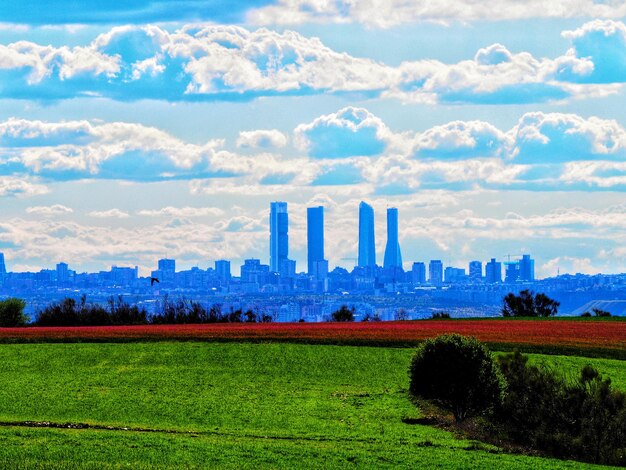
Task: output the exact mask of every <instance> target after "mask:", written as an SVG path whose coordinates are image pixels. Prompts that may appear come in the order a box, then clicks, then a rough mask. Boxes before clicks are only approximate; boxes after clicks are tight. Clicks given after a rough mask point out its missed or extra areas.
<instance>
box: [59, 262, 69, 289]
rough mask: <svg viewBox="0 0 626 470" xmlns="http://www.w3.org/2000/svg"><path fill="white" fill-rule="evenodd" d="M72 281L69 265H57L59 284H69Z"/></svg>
mask: <svg viewBox="0 0 626 470" xmlns="http://www.w3.org/2000/svg"><path fill="white" fill-rule="evenodd" d="M69 280H70V269H69V266H68V265H67V263H58V264H57V283H59V284H67V283H68V282H69Z"/></svg>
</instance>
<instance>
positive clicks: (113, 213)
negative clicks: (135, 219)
mask: <svg viewBox="0 0 626 470" xmlns="http://www.w3.org/2000/svg"><path fill="white" fill-rule="evenodd" d="M87 215H88V216H89V217H96V218H99V219H127V218H128V217H130V215H129V214H128V212H126V211H123V210H120V209H116V208H113V209H109V210H106V211H91V212H89V213H88V214H87Z"/></svg>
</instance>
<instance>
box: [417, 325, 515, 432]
mask: <svg viewBox="0 0 626 470" xmlns="http://www.w3.org/2000/svg"><path fill="white" fill-rule="evenodd" d="M409 376H410V379H411V382H410V386H409V391H410V393H411V395H412V396H414V397H418V398H423V399H426V400H429V401H432V402H433V403H435V404H436V405H438V406H439V407H441V408H443V409H446V410H449V411H451V412H452V413H453V415H454V418H455V419H456V420H457V421H462V420H464V419H465V418H467V417H468V416H472V415H478V414H482V413H489V412H491V411H493V410H494V408H495V407H497V406H498V405H499V404H500V403H501V401H502V399H503V394H504V389H505V382H504V379H503V377H502V373H501V372H500V370H499V368H498V366H497V365H496V362H495V361H494V359H493V357H492V356H491V352H490V351H489V349H487V347H486V346H485V345H483V344H482V343H480V342H479V341H478V340H476V339H475V338H468V337H465V336H461V335H443V336H439V337H437V338H435V339H429V340H427V341H425V342H424V343H423V344H422V345H421V346H420V347H419V348H418V350H417V352H416V353H415V356H414V357H413V360H412V362H411V367H410V370H409Z"/></svg>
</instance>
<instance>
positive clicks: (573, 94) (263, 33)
mask: <svg viewBox="0 0 626 470" xmlns="http://www.w3.org/2000/svg"><path fill="white" fill-rule="evenodd" d="M140 3H141V4H142V5H143V7H138V6H137V4H133V5H132V6H126V7H124V8H121V7H120V6H119V5H117V4H116V3H115V2H108V1H107V2H104V3H103V5H104V6H103V8H102V9H96V10H94V9H93V8H89V7H88V6H87V5H88V4H87V3H84V2H71V5H72V7H71V8H69V7H68V4H69V2H68V0H51V1H50V2H46V3H45V8H44V7H41V8H39V7H37V4H38V2H36V1H35V2H34V3H32V5H35V6H34V7H33V8H28V7H23V8H18V7H14V6H13V4H11V3H10V2H9V3H7V5H5V6H4V7H0V11H1V12H2V23H1V24H0V63H1V64H2V66H1V68H0V80H1V81H2V83H3V87H2V89H1V90H0V100H1V101H2V106H0V207H1V208H2V211H1V212H2V218H0V250H2V251H3V252H4V253H5V255H6V257H7V259H9V260H10V263H11V266H12V267H14V268H16V269H17V270H20V271H27V270H33V269H36V268H39V267H41V266H46V267H49V268H53V267H54V266H55V264H56V263H57V262H59V260H63V259H70V260H72V263H73V264H74V266H75V267H77V268H78V269H80V270H84V271H96V270H99V269H103V268H105V267H107V266H110V265H112V264H116V265H128V264H130V263H131V262H132V263H133V264H135V263H136V264H137V265H138V266H139V270H140V272H142V273H144V274H145V273H148V272H150V271H151V270H152V269H154V266H153V265H152V264H153V260H154V259H159V258H172V259H174V258H175V259H176V260H177V262H178V265H179V266H180V267H181V268H189V267H192V266H194V265H195V264H198V263H209V262H212V261H213V260H216V259H229V260H232V261H233V264H234V265H240V264H242V262H243V260H244V259H245V258H246V257H256V258H264V257H265V256H266V255H265V253H266V250H267V243H268V240H267V227H268V225H269V223H270V221H269V215H268V214H267V206H268V204H269V203H270V202H271V201H274V200H285V201H289V209H290V215H289V217H290V231H289V235H288V237H289V244H290V248H289V257H288V258H286V259H290V260H291V261H295V262H296V263H297V265H298V266H299V267H301V266H304V265H306V264H308V259H307V256H308V255H307V225H306V210H305V209H306V208H307V207H316V206H320V205H323V206H324V207H325V211H324V216H325V218H326V222H327V224H326V233H325V256H326V257H327V258H329V262H330V263H331V265H330V268H332V267H333V266H334V265H335V264H333V263H338V261H333V260H341V259H342V258H354V257H358V246H357V245H358V242H356V241H355V240H357V235H356V234H355V233H354V227H356V226H357V224H358V205H359V203H360V201H361V200H366V201H368V203H369V204H370V205H371V206H372V207H373V209H374V210H375V211H376V213H377V214H378V216H377V217H376V218H375V221H374V236H373V238H374V239H375V247H374V252H375V256H376V259H377V260H378V262H379V264H384V252H385V245H386V237H385V233H386V229H385V227H386V220H385V217H384V211H385V209H386V208H387V207H395V208H397V209H398V211H399V213H400V214H401V217H402V221H401V227H400V228H401V233H400V236H399V244H400V247H401V250H402V257H403V260H404V261H405V263H404V268H405V269H410V268H411V266H410V264H408V263H409V262H410V261H411V260H416V259H421V258H422V256H421V254H422V253H429V257H432V258H433V259H441V260H443V261H444V262H445V263H447V264H449V265H452V266H458V265H461V264H462V265H465V264H466V262H467V260H468V259H471V258H475V259H481V260H483V261H486V260H488V259H490V258H491V257H494V256H495V257H497V258H498V259H502V260H504V259H505V258H506V256H507V254H509V253H510V254H520V253H533V256H535V258H536V260H537V266H536V267H535V269H536V271H537V273H538V275H539V276H542V277H546V276H550V275H555V274H556V273H557V272H559V271H561V272H583V273H590V274H593V273H598V272H604V273H617V272H624V271H626V196H625V194H626V192H625V190H626V127H625V126H626V122H625V121H624V113H623V109H624V108H625V107H626V59H625V57H626V24H625V23H624V21H625V18H624V17H623V14H624V10H623V9H621V8H619V6H617V4H615V3H611V2H609V3H607V2H602V3H597V4H596V3H595V1H594V0H591V1H590V2H587V3H585V5H584V6H583V5H582V4H580V2H578V3H576V2H574V0H563V2H561V3H560V4H559V5H560V6H559V8H554V9H546V8H540V7H538V6H537V5H538V4H533V5H526V6H525V8H524V9H520V8H517V7H516V6H515V4H514V2H513V3H511V2H509V1H508V0H507V1H504V2H500V3H497V4H496V5H495V6H494V7H493V8H489V9H486V8H481V7H479V6H478V4H471V5H469V4H468V5H463V8H460V6H461V5H462V2H461V3H458V2H457V3H454V5H456V7H452V8H448V7H447V6H450V5H449V4H445V5H447V6H444V4H441V5H439V4H436V2H435V3H432V4H429V7H428V8H423V9H422V8H417V7H416V6H415V5H411V4H410V3H409V4H407V3H406V2H404V3H403V2H396V1H395V0H394V1H392V2H391V3H389V4H388V5H389V6H388V8H378V9H377V10H373V9H372V7H371V5H369V4H367V2H365V3H363V2H356V3H354V2H346V1H343V0H341V1H337V2H335V1H332V2H321V3H319V2H318V3H319V5H318V4H316V5H317V6H316V8H314V9H312V8H310V5H308V3H307V1H306V0H294V1H282V0H280V1H279V0H276V1H272V0H267V1H265V0H263V1H261V2H254V4H249V3H245V2H244V3H237V4H236V5H234V4H226V3H224V4H223V5H222V4H219V2H217V3H215V2H213V3H210V4H207V5H205V4H204V3H203V2H193V3H194V5H195V3H197V4H198V5H195V6H194V7H193V8H192V7H189V8H190V10H187V8H172V7H171V6H167V5H165V3H164V2H161V1H160V0H146V1H145V2H140ZM201 4H202V5H203V6H199V5H201ZM29 5H31V3H29ZM168 5H169V4H168ZM144 7H145V8H144ZM457 7H458V8H457ZM521 10H524V14H523V15H521V16H520V11H521ZM104 11H106V13H104ZM557 11H559V12H561V13H562V12H565V11H567V12H568V14H567V15H565V17H563V16H562V14H561V13H556V12H557ZM52 12H56V13H52ZM61 12H63V13H61ZM129 12H132V15H130V16H128V14H129ZM415 44H420V47H419V48H416V47H414V45H415ZM331 220H332V221H333V223H330V221H331ZM402 226H403V227H404V229H402ZM370 251H371V250H370ZM331 255H332V256H331ZM344 264H347V263H345V262H344Z"/></svg>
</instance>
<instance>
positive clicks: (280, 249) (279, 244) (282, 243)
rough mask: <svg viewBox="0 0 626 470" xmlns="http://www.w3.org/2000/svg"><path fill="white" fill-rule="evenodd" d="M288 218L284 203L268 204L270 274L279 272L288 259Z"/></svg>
mask: <svg viewBox="0 0 626 470" xmlns="http://www.w3.org/2000/svg"><path fill="white" fill-rule="evenodd" d="M288 232H289V216H288V215H287V203H286V202H272V203H270V272H273V273H277V272H280V269H281V266H285V261H286V260H287V259H288V257H289V233H288Z"/></svg>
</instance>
